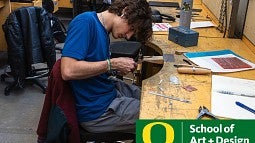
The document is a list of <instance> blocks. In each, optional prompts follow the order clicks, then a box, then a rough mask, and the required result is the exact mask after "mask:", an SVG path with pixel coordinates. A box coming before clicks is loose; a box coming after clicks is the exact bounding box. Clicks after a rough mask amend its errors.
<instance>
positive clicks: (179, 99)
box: [149, 91, 191, 103]
mask: <svg viewBox="0 0 255 143" xmlns="http://www.w3.org/2000/svg"><path fill="white" fill-rule="evenodd" d="M149 93H150V94H153V95H157V96H161V97H165V98H169V99H173V100H177V101H181V102H185V103H191V102H190V100H186V99H182V98H178V97H174V96H168V95H165V94H160V93H155V92H152V91H150V92H149Z"/></svg>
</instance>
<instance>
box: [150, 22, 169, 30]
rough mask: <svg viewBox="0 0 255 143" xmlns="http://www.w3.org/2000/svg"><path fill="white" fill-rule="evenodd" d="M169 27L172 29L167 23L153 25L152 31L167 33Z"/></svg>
mask: <svg viewBox="0 0 255 143" xmlns="http://www.w3.org/2000/svg"><path fill="white" fill-rule="evenodd" d="M169 27H172V26H171V25H170V24H169V23H153V24H152V30H153V31H168V29H169Z"/></svg>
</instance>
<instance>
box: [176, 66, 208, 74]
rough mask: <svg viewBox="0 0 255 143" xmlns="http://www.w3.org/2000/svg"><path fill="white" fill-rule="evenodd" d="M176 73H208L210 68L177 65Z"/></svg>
mask: <svg viewBox="0 0 255 143" xmlns="http://www.w3.org/2000/svg"><path fill="white" fill-rule="evenodd" d="M177 71H178V73H182V74H210V73H211V70H210V69H205V68H198V67H179V68H177Z"/></svg>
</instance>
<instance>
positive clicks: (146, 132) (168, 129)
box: [142, 122, 174, 143]
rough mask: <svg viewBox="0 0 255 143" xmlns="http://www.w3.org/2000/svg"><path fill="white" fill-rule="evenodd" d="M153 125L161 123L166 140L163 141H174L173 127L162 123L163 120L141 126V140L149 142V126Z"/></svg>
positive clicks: (167, 142) (171, 142) (168, 142)
mask: <svg viewBox="0 0 255 143" xmlns="http://www.w3.org/2000/svg"><path fill="white" fill-rule="evenodd" d="M154 125H162V126H163V127H164V128H165V129H166V140H165V141H166V142H165V143H173V141H174V129H173V127H172V126H171V125H169V124H167V123H164V122H153V123H150V124H148V125H146V126H145V127H144V128H143V135H142V136H143V142H144V143H151V136H150V135H151V128H152V127H153V126H154Z"/></svg>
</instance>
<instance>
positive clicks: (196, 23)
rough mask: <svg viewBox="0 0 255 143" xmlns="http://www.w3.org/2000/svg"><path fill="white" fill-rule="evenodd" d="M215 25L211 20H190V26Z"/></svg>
mask: <svg viewBox="0 0 255 143" xmlns="http://www.w3.org/2000/svg"><path fill="white" fill-rule="evenodd" d="M215 26H216V25H215V24H213V23H212V21H197V22H191V23H190V28H192V29H194V28H203V27H215Z"/></svg>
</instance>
